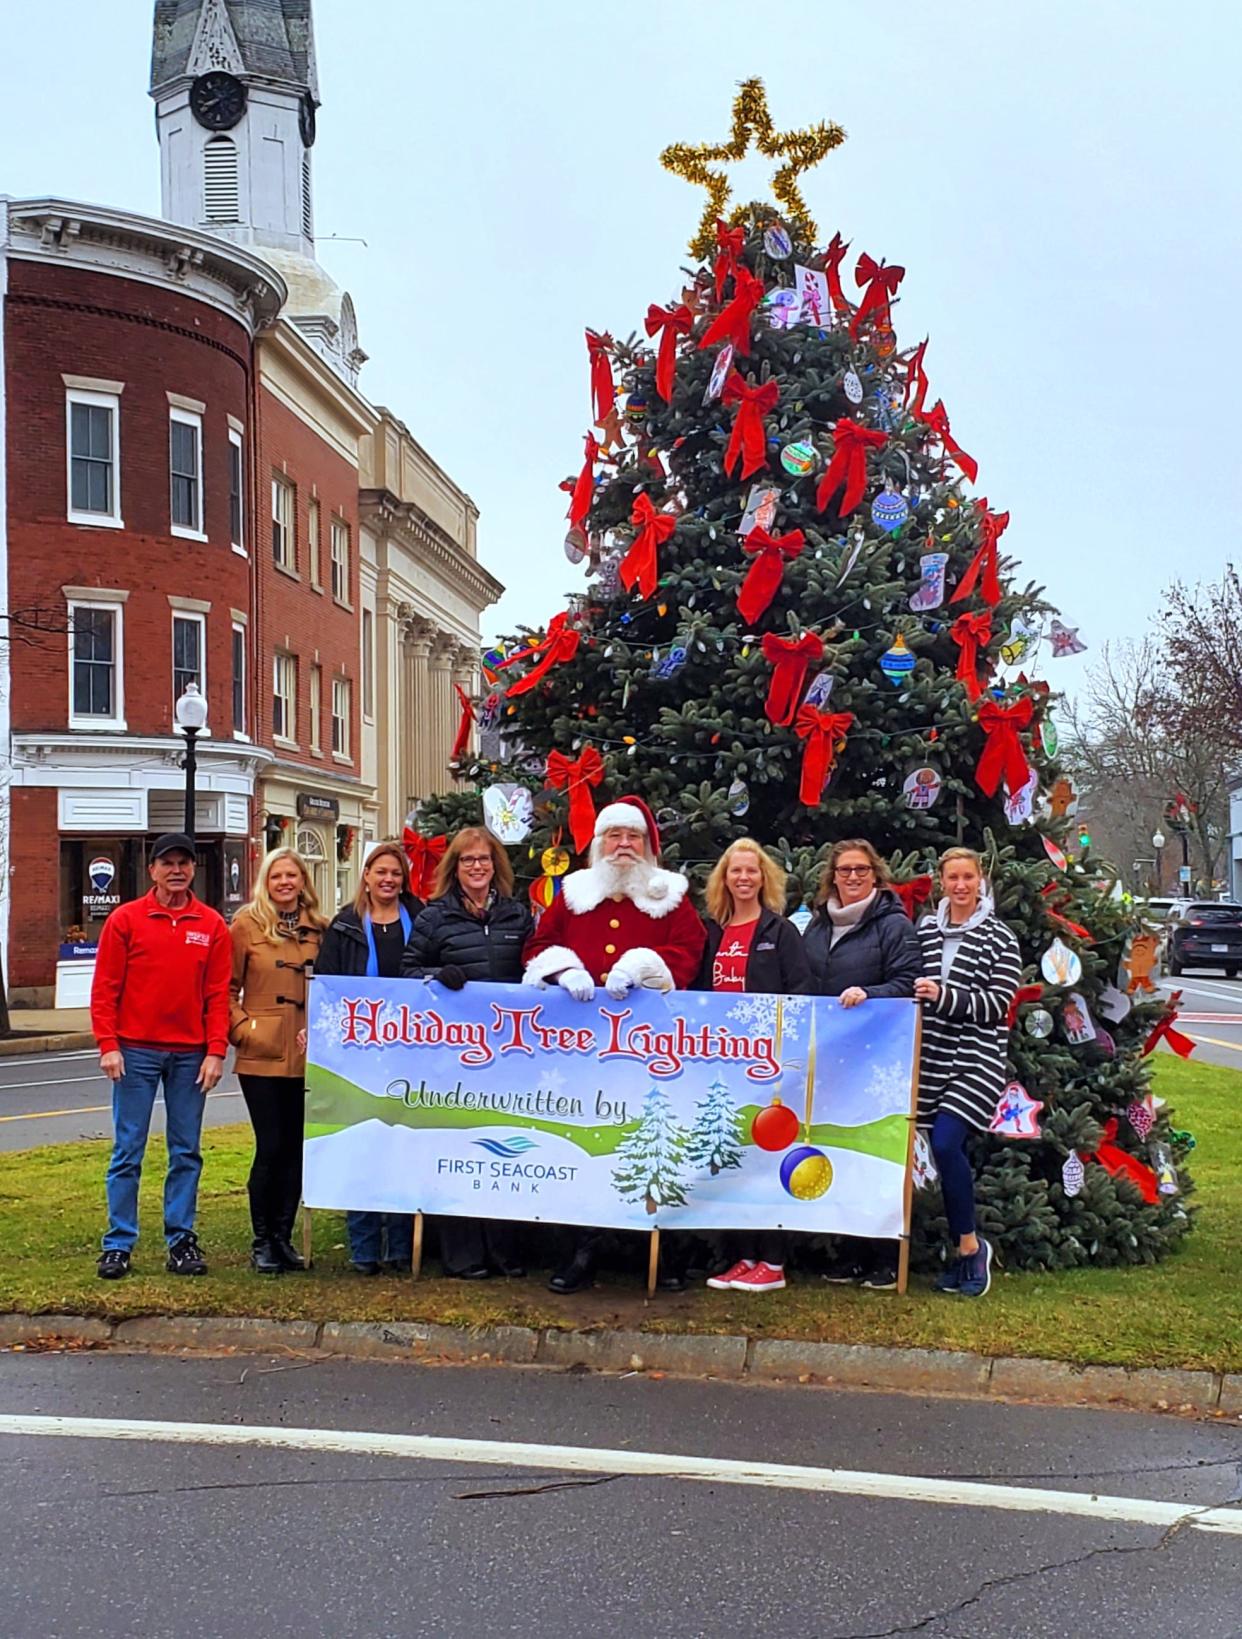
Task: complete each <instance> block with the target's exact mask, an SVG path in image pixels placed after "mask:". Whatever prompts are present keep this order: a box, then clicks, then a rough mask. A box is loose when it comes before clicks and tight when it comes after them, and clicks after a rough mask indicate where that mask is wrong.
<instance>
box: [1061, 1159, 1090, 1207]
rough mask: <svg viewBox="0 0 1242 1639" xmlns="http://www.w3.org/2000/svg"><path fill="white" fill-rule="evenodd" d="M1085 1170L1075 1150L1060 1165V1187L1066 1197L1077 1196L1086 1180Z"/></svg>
mask: <svg viewBox="0 0 1242 1639" xmlns="http://www.w3.org/2000/svg"><path fill="white" fill-rule="evenodd" d="M1086 1176H1087V1169H1086V1167H1084V1166H1083V1164H1082V1156H1081V1155H1079V1153H1078V1151H1077V1150H1071V1151H1070V1152H1069V1154H1068V1155H1067V1156H1066V1157H1065V1160H1064V1161H1063V1162H1062V1163H1061V1187H1062V1188H1063V1189H1064V1191H1065V1193H1066V1194H1067V1195H1068V1196H1071V1197H1073V1196H1075V1195H1077V1194H1078V1193H1079V1192H1080V1191H1081V1189H1082V1186H1083V1183H1084V1182H1085V1180H1086Z"/></svg>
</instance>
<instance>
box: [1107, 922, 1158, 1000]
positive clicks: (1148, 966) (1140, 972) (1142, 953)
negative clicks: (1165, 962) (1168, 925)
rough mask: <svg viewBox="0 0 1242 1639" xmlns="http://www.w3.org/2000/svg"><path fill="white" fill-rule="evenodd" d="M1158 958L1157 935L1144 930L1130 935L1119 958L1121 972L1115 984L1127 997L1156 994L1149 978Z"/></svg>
mask: <svg viewBox="0 0 1242 1639" xmlns="http://www.w3.org/2000/svg"><path fill="white" fill-rule="evenodd" d="M1159 956H1160V939H1159V936H1158V935H1157V934H1155V933H1153V932H1151V930H1150V929H1147V928H1144V929H1143V930H1142V931H1141V932H1139V933H1132V934H1131V935H1130V939H1129V942H1128V943H1127V945H1126V948H1125V950H1124V951H1123V952H1122V956H1121V972H1120V973H1119V974H1118V976H1117V982H1118V984H1119V985H1120V986H1121V988H1122V989H1123V990H1124V991H1125V993H1126V995H1127V996H1137V995H1139V994H1140V993H1142V994H1143V995H1147V994H1150V995H1153V996H1154V995H1155V994H1156V987H1155V985H1154V984H1153V983H1152V978H1151V976H1152V974H1153V973H1154V972H1155V970H1156V964H1157V961H1158V960H1159Z"/></svg>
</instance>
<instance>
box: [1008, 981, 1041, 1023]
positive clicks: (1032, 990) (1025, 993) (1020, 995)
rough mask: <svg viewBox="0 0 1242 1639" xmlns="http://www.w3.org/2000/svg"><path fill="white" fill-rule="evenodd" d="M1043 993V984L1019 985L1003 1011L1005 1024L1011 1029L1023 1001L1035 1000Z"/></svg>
mask: <svg viewBox="0 0 1242 1639" xmlns="http://www.w3.org/2000/svg"><path fill="white" fill-rule="evenodd" d="M1043 993H1044V987H1043V985H1019V986H1018V988H1017V989H1016V990H1015V991H1014V993H1013V996H1012V997H1011V999H1010V1002H1009V1006H1008V1008H1007V1010H1006V1012H1005V1024H1006V1026H1007V1027H1008V1028H1009V1029H1010V1030H1012V1029H1013V1027H1014V1025H1015V1024H1017V1022H1018V1009H1019V1008H1020V1007H1021V1006H1022V1004H1023V1003H1024V1002H1037V1001H1039V999H1040V998H1041V997H1042V995H1043Z"/></svg>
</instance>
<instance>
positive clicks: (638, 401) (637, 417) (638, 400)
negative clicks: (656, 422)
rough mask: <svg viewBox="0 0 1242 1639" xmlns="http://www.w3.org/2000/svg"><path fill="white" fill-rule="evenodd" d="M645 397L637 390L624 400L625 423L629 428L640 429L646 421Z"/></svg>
mask: <svg viewBox="0 0 1242 1639" xmlns="http://www.w3.org/2000/svg"><path fill="white" fill-rule="evenodd" d="M647 408H648V402H647V395H646V393H644V392H640V391H638V390H637V389H636V390H635V391H634V392H632V393H630V394H628V395H627V397H626V400H625V421H626V425H627V426H629V427H641V426H642V424H643V423H644V422H645V421H646V419H647Z"/></svg>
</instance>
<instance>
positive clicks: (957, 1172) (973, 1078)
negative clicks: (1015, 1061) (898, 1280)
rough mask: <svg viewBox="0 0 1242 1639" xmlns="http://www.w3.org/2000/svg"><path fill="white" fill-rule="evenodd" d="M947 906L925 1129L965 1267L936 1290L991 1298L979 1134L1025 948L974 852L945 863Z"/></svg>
mask: <svg viewBox="0 0 1242 1639" xmlns="http://www.w3.org/2000/svg"><path fill="white" fill-rule="evenodd" d="M940 889H941V899H940V903H939V905H938V906H937V907H936V912H935V915H933V916H928V917H925V918H924V919H923V921H922V922H921V923H920V924H919V929H918V935H919V945H920V947H921V948H922V952H923V977H922V978H920V979H916V980H915V981H914V994H915V996H916V997H917V999H918V1000H919V1001H921V1002H922V1003H923V1004H924V1007H923V1052H922V1059H921V1061H920V1065H919V1112H918V1124H919V1126H920V1127H923V1128H930V1130H931V1149H932V1155H933V1156H934V1157H935V1161H936V1166H937V1168H938V1169H939V1172H940V1186H941V1190H942V1192H943V1194H944V1209H945V1215H946V1217H947V1218H948V1220H949V1230H950V1233H951V1234H953V1235H954V1236H955V1237H956V1238H957V1260H956V1262H954V1263H953V1264H952V1265H951V1266H950V1268H949V1270H948V1271H947V1273H945V1274H944V1275H942V1276H941V1277H940V1279H939V1280H938V1281H937V1282H936V1288H937V1290H938V1291H941V1292H955V1293H957V1294H959V1295H960V1296H961V1297H968V1298H981V1297H982V1296H983V1295H984V1293H985V1292H986V1291H987V1289H988V1287H989V1286H990V1285H991V1283H992V1247H991V1245H990V1243H989V1242H987V1241H985V1240H983V1239H982V1238H981V1237H980V1236H979V1235H978V1234H976V1232H975V1180H974V1174H973V1172H972V1171H971V1167H970V1158H969V1156H968V1154H967V1143H968V1141H969V1139H970V1135H971V1133H972V1131H976V1132H986V1131H987V1130H988V1126H989V1124H990V1123H991V1120H992V1117H993V1115H994V1114H995V1111H996V1101H997V1098H998V1097H999V1096H1000V1092H1001V1089H1002V1088H1003V1087H1004V1085H1005V1081H1006V1069H1005V1060H1006V1056H1007V1053H1008V1049H1009V1026H1008V1023H1007V1018H1008V1013H1009V1004H1010V1002H1011V1001H1012V999H1013V995H1014V992H1015V991H1016V990H1017V988H1018V981H1019V979H1020V978H1021V974H1022V957H1021V954H1020V952H1019V950H1018V941H1017V939H1015V937H1014V935H1013V933H1012V932H1011V931H1010V930H1009V929H1008V928H1007V927H1006V926H1005V924H1004V923H1003V922H1001V921H998V920H997V918H996V916H995V914H994V912H993V907H992V896H991V894H990V892H989V891H988V889H987V886H986V884H985V883H984V880H983V862H982V861H981V860H980V858H979V855H978V854H976V853H975V852H974V850H973V849H971V848H950V849H948V850H947V852H945V853H944V854H943V855H942V856H941V859H940Z"/></svg>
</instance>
